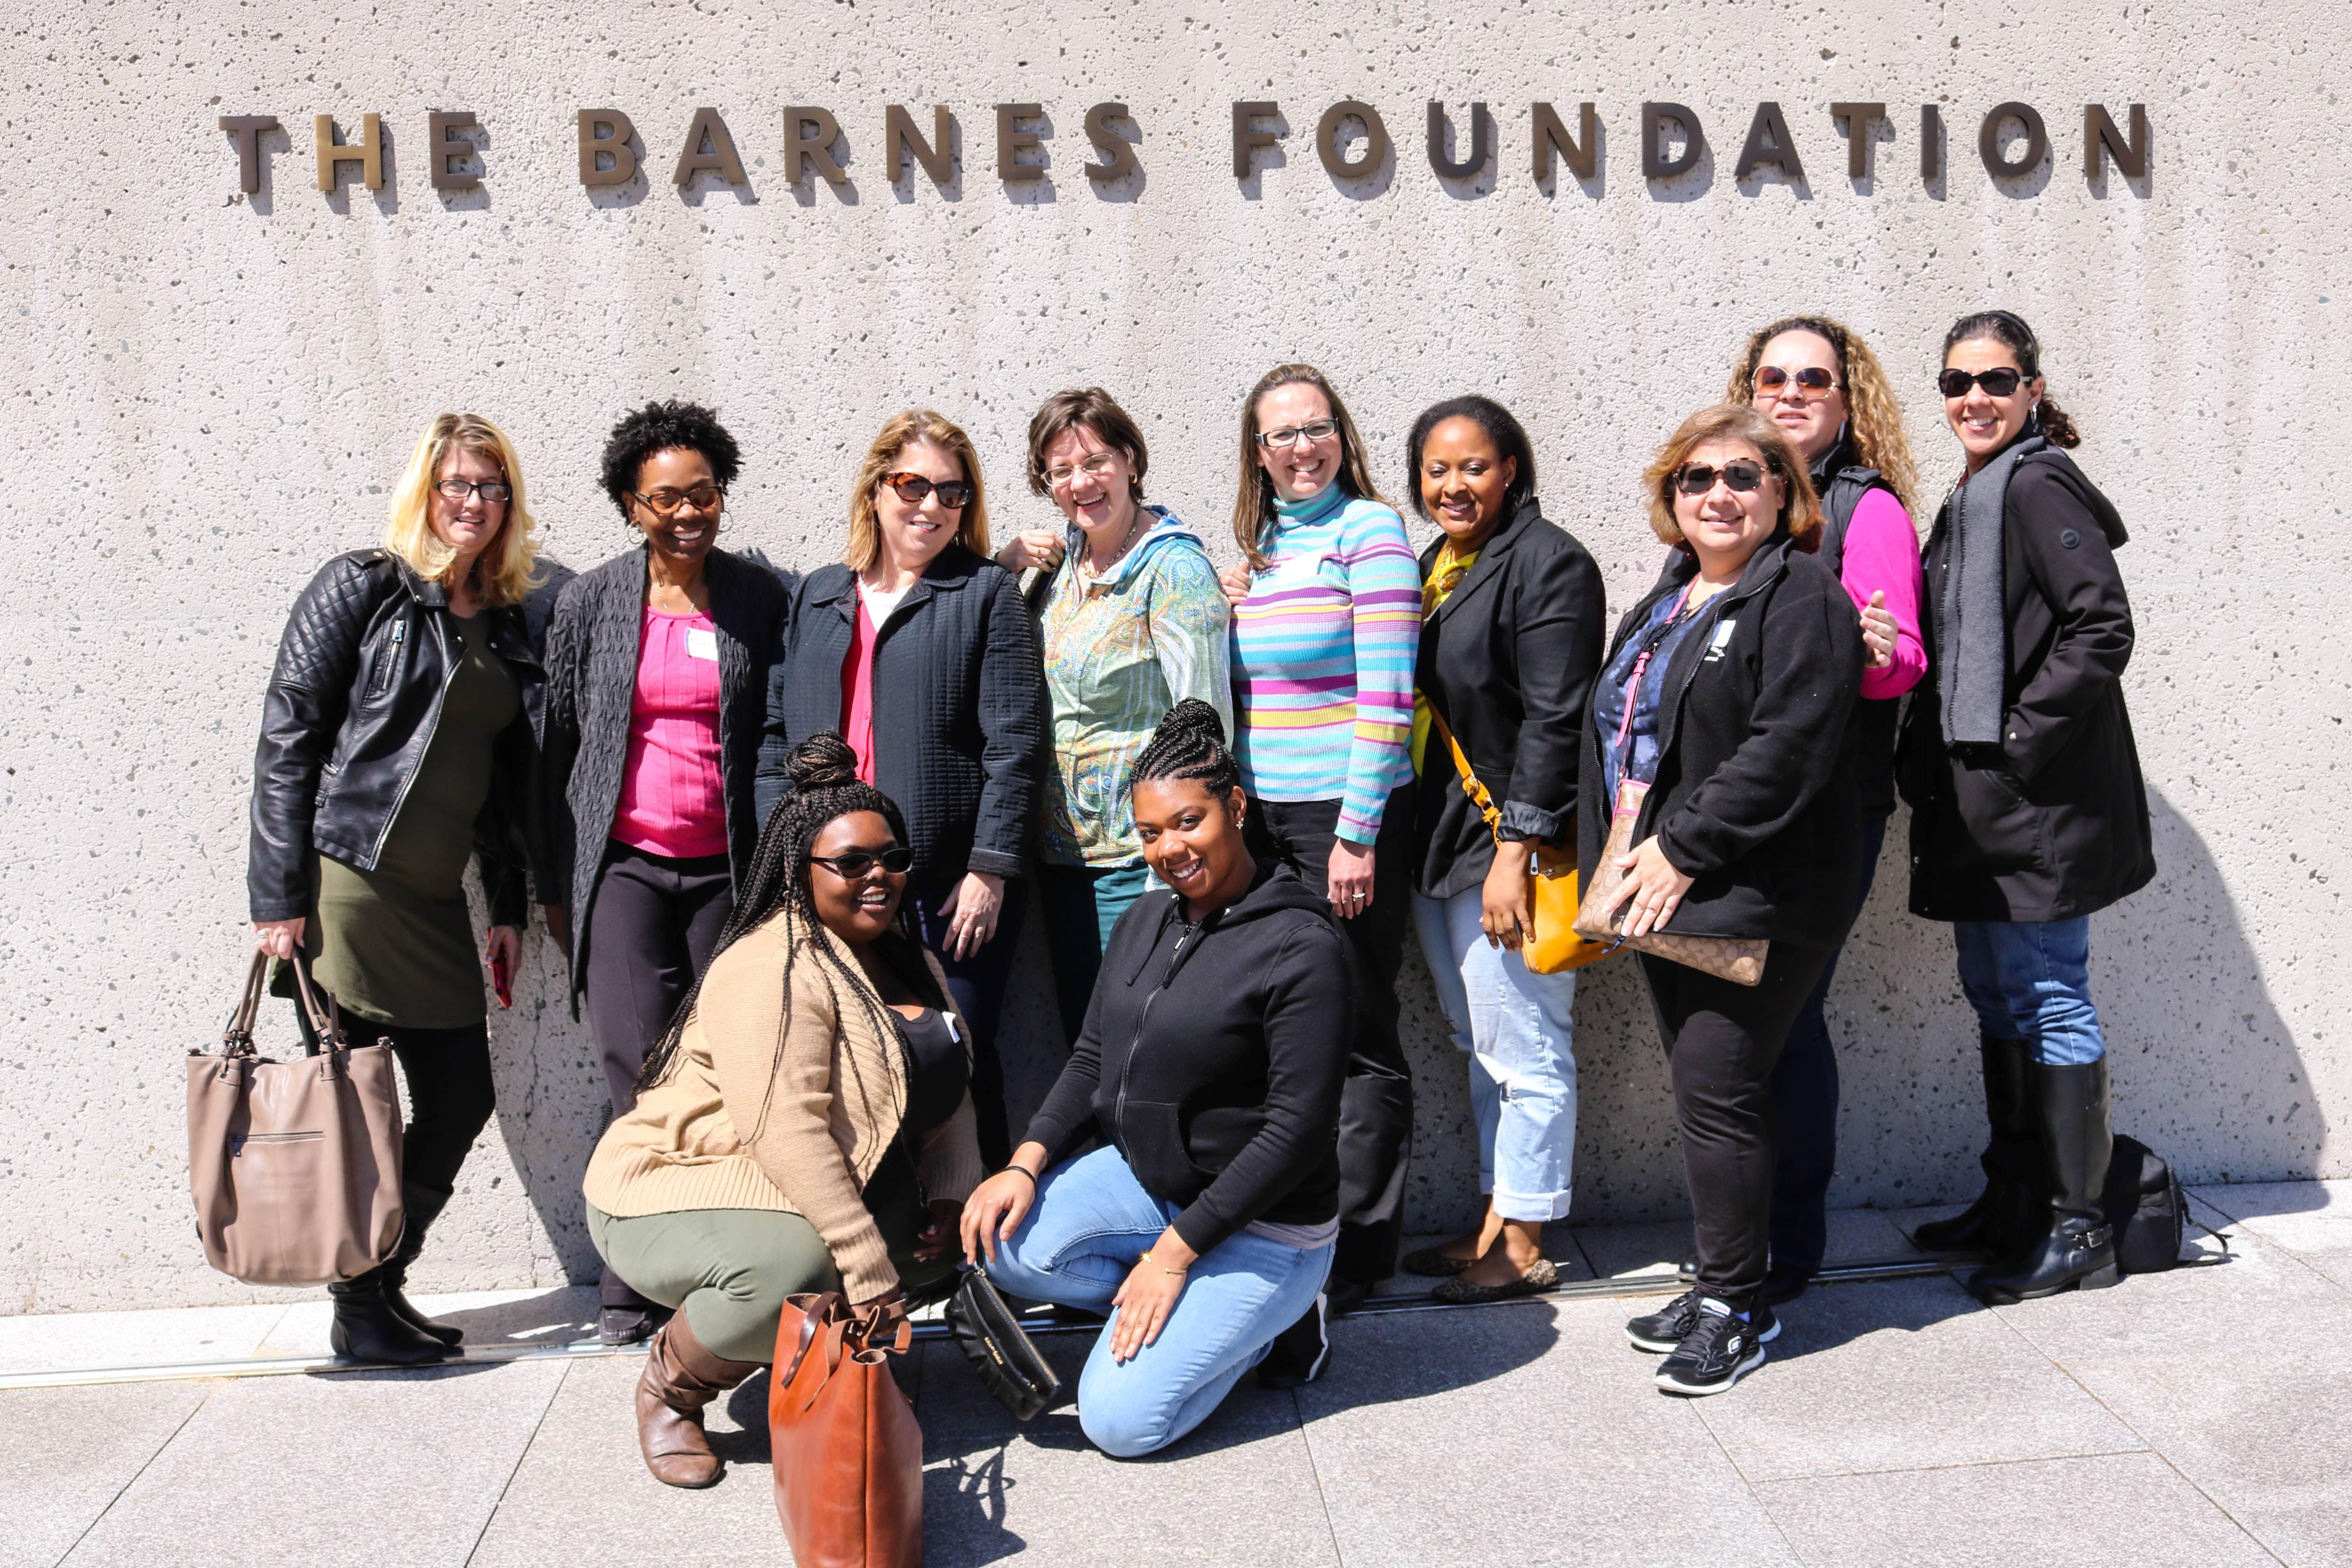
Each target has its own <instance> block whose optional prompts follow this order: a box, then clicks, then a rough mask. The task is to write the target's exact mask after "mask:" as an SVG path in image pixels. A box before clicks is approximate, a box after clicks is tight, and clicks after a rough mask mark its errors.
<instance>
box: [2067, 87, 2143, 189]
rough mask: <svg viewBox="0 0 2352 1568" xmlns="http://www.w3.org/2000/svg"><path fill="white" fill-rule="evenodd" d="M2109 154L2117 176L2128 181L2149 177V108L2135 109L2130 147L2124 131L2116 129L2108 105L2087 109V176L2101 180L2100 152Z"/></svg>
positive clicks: (2135, 106)
mask: <svg viewBox="0 0 2352 1568" xmlns="http://www.w3.org/2000/svg"><path fill="white" fill-rule="evenodd" d="M2102 152H2105V153H2106V154H2107V155H2108V156H2109V157H2112V158H2114V159H2115V161H2116V173H2117V174H2121V175H2122V176H2123V177H2124V178H2125V179H2126V180H2144V179H2146V178H2147V104H2145V103H2135V104H2133V105H2132V106H2131V141H2130V142H2129V143H2128V144H2126V142H2125V141H2124V137H2123V132H2120V131H2117V130H2116V122H2115V121H2114V120H2113V119H2112V118H2111V117H2110V116H2109V115H2108V113H2107V106H2106V105H2105V104H2104V103H2086V104H2084V106H2083V177H2084V179H2086V180H2095V179H2097V178H2098V177H2099V162H2100V157H2099V155H2100V153H2102Z"/></svg>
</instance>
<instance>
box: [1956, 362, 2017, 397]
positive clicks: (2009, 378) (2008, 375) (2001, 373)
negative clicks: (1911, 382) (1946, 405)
mask: <svg viewBox="0 0 2352 1568" xmlns="http://www.w3.org/2000/svg"><path fill="white" fill-rule="evenodd" d="M2024 381H2025V373H2024V372H2023V371H2021V370H2019V369H2017V368H2015V367H2014V366H2011V365H2005V364H2002V365H1995V366H1994V367H1993V368H1992V369H1990V370H1980V371H1979V372H1977V373H1976V374H1974V375H1970V374H1969V373H1968V372H1967V371H1964V370H1948V371H1946V372H1944V373H1943V374H1941V375H1938V376H1937V377H1936V390H1937V391H1938V392H1940V393H1942V394H1943V395H1945V396H1947V397H1966V396H1967V395H1969V387H1971V386H1981V387H1983V388H1984V389H1985V395H1986V396H1987V397H2007V396H2008V395H2010V394H2011V393H2012V392H2015V391H2016V390H2017V389H2018V387H2019V386H2021V385H2022V384H2024Z"/></svg>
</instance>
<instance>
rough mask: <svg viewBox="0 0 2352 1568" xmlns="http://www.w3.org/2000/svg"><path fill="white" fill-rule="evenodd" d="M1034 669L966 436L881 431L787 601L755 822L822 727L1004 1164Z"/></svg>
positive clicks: (1030, 636)
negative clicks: (786, 632) (837, 748)
mask: <svg viewBox="0 0 2352 1568" xmlns="http://www.w3.org/2000/svg"><path fill="white" fill-rule="evenodd" d="M820 730H832V731H837V732H838V733H840V734H841V735H842V736H844V737H845V739H846V740H847V741H848V742H849V744H850V747H851V749H852V750H853V751H855V752H856V753H857V771H858V776H859V777H860V778H863V779H865V780H866V782H867V783H869V784H873V785H874V786H875V787H876V788H877V789H879V790H881V791H882V792H883V793H884V794H886V795H889V796H890V797H891V798H892V799H893V800H895V801H897V802H898V805H899V807H900V809H902V810H903V811H904V812H905V813H906V816H907V830H908V837H910V838H911V840H912V843H911V844H910V846H909V847H911V848H912V849H913V850H914V854H915V860H914V868H913V870H912V871H911V873H910V874H909V877H908V886H907V909H908V911H909V913H910V914H911V915H912V917H913V919H914V921H915V925H916V930H917V931H918V932H919V935H920V936H921V937H922V940H923V942H924V945H926V946H927V947H929V949H930V950H931V951H932V952H935V953H937V954H938V955H939V958H940V965H941V966H942V967H943V968H944V969H945V970H946V971H947V976H948V989H949V991H950V993H952V994H953V995H954V998H955V1004H956V1009H957V1011H959V1012H961V1014H962V1015H963V1016H964V1019H965V1022H966V1023H967V1025H968V1026H970V1028H971V1034H972V1050H973V1064H972V1082H971V1093H972V1106H973V1109H974V1110H975V1111H976V1112H977V1113H978V1116H979V1119H980V1147H981V1152H982V1154H983V1155H984V1156H985V1157H986V1158H987V1160H988V1162H989V1163H991V1164H992V1165H1001V1164H1003V1163H1004V1162H1005V1160H1006V1159H1007V1158H1008V1157H1010V1155H1011V1153H1012V1139H1011V1136H1010V1133H1009V1131H1008V1130H1007V1128H1006V1126H1005V1119H1004V1075H1003V1069H1002V1068H1001V1067H1000V1066H999V1065H998V1062H997V1057H996V1023H997V1016H998V1014H999V1012H1000V1011H1001V1009H1002V1007H1003V1001H1004V984H1005V982H1006V980H1007V979H1008V978H1009V977H1010V975H1011V973H1012V966H1013V948H1014V946H1015V945H1016V943H1017V942H1019V940H1020V934H1021V917H1022V914H1023V911H1024V909H1025V907H1026V900H1025V898H1024V882H1023V881H1022V875H1023V872H1024V869H1025V868H1026V867H1027V864H1028V856H1029V853H1030V849H1031V842H1030V839H1031V830H1032V826H1033V819H1034V815H1035V811H1036V805H1037V795H1038V785H1037V766H1038V757H1037V753H1038V750H1039V748H1040V746H1041V745H1042V744H1043V736H1044V731H1045V668H1044V661H1043V659H1042V658H1041V656H1040V654H1039V651H1038V646H1037V626H1036V622H1035V620H1034V619H1033V618H1032V617H1031V616H1030V614H1029V609H1028V606H1027V605H1025V604H1024V602H1023V600H1022V597H1021V589H1020V579H1019V578H1018V577H1017V576H1016V575H1015V574H1013V573H1011V572H1008V571H1006V570H1005V569H1004V568H1003V567H1002V566H1000V565H998V564H997V563H995V562H993V561H992V560H990V559H989V549H988V512H987V508H986V504H985V501H984V500H983V498H982V493H981V484H980V460H979V457H978V454H976V453H975V452H974V451H973V450H972V445H971V437H969V436H967V435H965V434H964V433H963V431H961V429H959V428H957V427H956V426H954V425H953V424H950V422H949V421H948V420H947V419H945V418H943V417H941V416H940V415H937V414H934V413H932V412H931V411H929V409H909V410H908V411H907V412H905V413H903V414H899V415H898V416H894V417H893V418H892V419H891V420H890V421H889V423H887V424H886V425H885V426H883V427H882V433H881V434H880V435H879V436H877V437H875V439H874V445H873V446H872V447H870V448H869V449H868V450H867V452H866V460H865V463H864V464H863V465H862V466H861V467H860V468H859V469H858V475H857V483H856V488H855V489H853V490H852V491H851V494H850V503H849V539H848V544H847V548H846V550H845V552H844V560H843V561H842V562H841V563H837V564H835V565H832V566H825V567H822V568H820V569H818V570H817V571H815V572H813V573H811V574H809V575H808V577H807V579H806V580H805V581H803V583H802V584H801V585H800V588H799V590H798V592H797V594H796V595H795V596H794V601H793V626H792V634H791V637H790V639H789V645H788V648H787V651H786V653H785V656H784V658H783V660H782V663H780V664H779V665H778V666H777V667H776V669H775V673H774V675H773V676H772V678H771V679H770V682H769V689H768V732H767V740H766V742H765V743H764V744H763V746H762V747H761V753H760V772H759V784H758V800H759V808H760V812H761V816H765V815H766V813H767V810H768V808H769V807H770V806H771V805H773V804H774V802H776V801H777V800H779V799H782V796H783V795H784V794H785V792H786V791H787V790H788V789H789V788H790V787H791V784H790V780H789V778H788V776H787V774H786V773H785V772H784V763H785V759H786V758H787V757H789V755H790V754H791V752H792V749H793V746H794V745H796V744H798V743H799V742H801V741H803V740H805V739H807V738H808V737H809V736H810V735H813V734H814V733H816V732H817V731H820Z"/></svg>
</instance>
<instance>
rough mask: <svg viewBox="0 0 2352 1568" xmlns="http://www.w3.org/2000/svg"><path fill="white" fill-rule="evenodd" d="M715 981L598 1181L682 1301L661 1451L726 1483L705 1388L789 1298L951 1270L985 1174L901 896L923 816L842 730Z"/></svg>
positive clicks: (633, 1262)
mask: <svg viewBox="0 0 2352 1568" xmlns="http://www.w3.org/2000/svg"><path fill="white" fill-rule="evenodd" d="M790 766H791V771H792V776H793V794H792V795H790V796H788V797H787V798H786V799H784V800H783V801H782V803H780V804H779V805H777V807H776V809H775V810H774V811H773V812H772V814H771V815H770V816H769V818H768V822H767V826H766V828H765V829H764V830H763V831H762V832H761V836H760V847H759V850H758V852H757V854H756V856H755V858H753V861H752V864H751V873H750V875H749V876H748V877H747V878H746V879H744V886H743V889H742V896H741V898H740V900H738V902H737V904H736V906H735V912H734V914H733V916H732V917H730V920H729V921H728V923H727V929H726V931H725V932H724V934H722V935H721V937H720V938H719V952H718V955H717V956H716V957H715V958H713V959H712V960H711V963H710V967H709V970H708V971H707V972H706V973H704V975H703V977H702V981H701V984H699V985H698V986H697V987H696V988H695V989H694V990H693V991H690V992H688V994H687V999H686V1002H685V1004H684V1005H682V1006H681V1007H680V1008H679V1020H678V1021H676V1022H673V1023H672V1024H671V1026H670V1028H669V1032H668V1033H667V1035H666V1036H664V1037H663V1038H662V1040H661V1042H660V1044H659V1045H658V1046H656V1047H655V1049H654V1052H653V1054H652V1055H651V1056H649V1057H648V1058H646V1066H645V1071H644V1073H643V1074H642V1076H640V1077H639V1079H638V1080H637V1103H636V1108H635V1110H631V1111H630V1112H629V1113H628V1114H627V1115H625V1116H624V1117H622V1118H621V1119H620V1120H619V1121H615V1122H614V1123H613V1125H612V1126H611V1127H610V1128H609V1129H607V1130H606V1131H605V1133H604V1139H603V1141H602V1142H599V1143H598V1144H597V1145H596V1152H595V1154H594V1155H593V1157H592V1158H591V1159H590V1161H589V1162H588V1176H587V1180H586V1182H585V1183H584V1184H583V1188H584V1191H585V1193H586V1194H587V1199H588V1232H589V1235H590V1236H591V1237H593V1238H594V1240H595V1243H596V1250H597V1251H598V1252H599V1253H601V1254H603V1255H604V1261H605V1262H606V1263H607V1264H609V1265H611V1266H612V1268H613V1270H614V1273H616V1274H618V1275H620V1277H621V1278H622V1279H625V1280H627V1281H628V1283H629V1284H630V1285H631V1286H632V1287H633V1288H635V1289H636V1290H637V1291H639V1292H640V1293H641V1294H643V1295H645V1296H646V1297H648V1298H650V1299H652V1300H655V1301H657V1302H660V1303H662V1304H663V1305H665V1306H669V1307H675V1308H677V1309H678V1311H677V1316H675V1317H673V1318H671V1319H670V1320H669V1321H668V1322H667V1323H666V1324H665V1325H664V1326H663V1328H662V1330H661V1331H660V1332H659V1333H658V1334H656V1336H655V1337H654V1342H653V1346H652V1353H651V1355H650V1356H649V1357H648V1358H647V1359H646V1372H645V1376H644V1377H643V1378H642V1379H640V1380H639V1382H638V1384H637V1437H638V1441H639V1444H640V1445H641V1446H642V1447H643V1448H644V1450H645V1456H646V1468H649V1469H651V1470H652V1471H653V1473H654V1475H655V1476H656V1478H657V1479H661V1480H664V1481H667V1482H668V1483H669V1484H670V1485H672V1486H680V1487H699V1486H709V1484H710V1483H711V1482H713V1481H715V1480H717V1479H719V1461H718V1459H717V1458H715V1457H714V1456H713V1455H712V1454H711V1451H710V1446H709V1442H708V1441H707V1440H706V1439H705V1438H704V1436H703V1431H702V1409H703V1406H704V1405H708V1404H709V1402H710V1401H711V1400H712V1399H714V1398H716V1397H718V1396H719V1394H723V1393H725V1392H726V1391H727V1390H728V1389H730V1388H732V1387H734V1386H735V1385H736V1384H739V1383H741V1382H742V1381H743V1380H744V1379H746V1378H748V1377H750V1376H751V1374H752V1373H755V1372H757V1371H759V1370H760V1368H761V1367H762V1366H764V1365H766V1364H767V1363H768V1362H769V1360H770V1358H771V1356H772V1352H773V1349H774V1346H775V1341H776V1320H777V1317H778V1314H779V1313H780V1312H781V1310H782V1305H783V1300H784V1298H785V1297H787V1296H789V1295H793V1294H794V1293H796V1292H799V1291H803V1290H833V1289H839V1290H845V1292H846V1293H847V1295H848V1297H849V1300H851V1302H852V1303H853V1304H856V1305H859V1306H866V1305H870V1304H872V1303H874V1302H877V1301H888V1300H896V1299H898V1297H899V1296H900V1294H901V1292H902V1289H903V1287H904V1286H908V1285H920V1284H923V1283H926V1282H928V1281H929V1280H930V1279H936V1278H938V1277H940V1276H941V1275H944V1274H946V1273H948V1272H950V1271H951V1270H952V1269H953V1268H954V1259H953V1258H952V1256H951V1253H952V1250H953V1248H952V1244H953V1241H954V1238H955V1237H956V1233H957V1228H958V1221H959V1216H960V1215H961V1210H962V1206H963V1199H964V1197H965V1196H966V1195H967V1194H970V1193H971V1189H972V1188H973V1187H974V1186H975V1185H976V1184H978V1183H979V1181H980V1177H981V1169H980V1145H979V1143H978V1142H977V1141H976V1140H975V1139H974V1137H973V1133H972V1110H971V1094H970V1092H969V1090H968V1088H967V1085H968V1082H969V1079H970V1078H971V1047H970V1043H969V1037H967V1035H966V1033H965V1030H964V1027H963V1022H962V1020H961V1018H960V1017H959V1016H957V1015H956V1013H955V1012H954V1010H953V1008H952V1007H951V1006H950V1004H949V1003H948V1001H947V985H946V982H945V980H944V979H943V978H942V977H941V975H940V967H939V961H938V960H936V959H934V958H932V957H931V956H930V954H929V953H928V952H925V951H924V950H923V949H922V947H921V946H920V945H919V944H918V943H917V942H915V941H914V939H913V938H912V937H911V936H909V935H908V931H907V929H906V927H905V925H904V923H903V922H902V921H901V920H900V918H899V903H900V899H901V896H902V895H903V894H904V892H905V890H906V886H907V864H908V852H907V850H906V848H905V847H904V846H905V844H906V840H907V829H906V825H905V823H904V822H903V821H902V820H901V818H900V816H899V814H898V806H897V805H894V804H892V802H891V800H890V798H889V796H887V795H883V794H882V793H881V792H880V791H878V790H877V789H875V788H874V787H873V786H872V785H870V784H862V783H860V782H859V781H858V778H857V772H856V769H857V759H856V756H855V755H854V754H853V753H852V752H851V751H850V749H849V747H848V746H847V745H846V744H845V742H843V741H842V739H841V738H840V737H839V736H838V735H835V734H833V733H831V732H829V731H828V732H825V733H822V734H817V735H813V736H811V737H810V738H809V739H808V740H806V741H804V742H802V743H801V744H800V746H799V747H797V748H796V749H795V750H794V751H793V756H792V759H791V763H790Z"/></svg>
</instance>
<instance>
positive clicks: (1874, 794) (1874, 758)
mask: <svg viewBox="0 0 2352 1568" xmlns="http://www.w3.org/2000/svg"><path fill="white" fill-rule="evenodd" d="M1829 460H1830V465H1831V466H1830V468H1829V472H1828V475H1827V477H1826V478H1825V479H1822V480H1821V481H1820V489H1821V495H1822V547H1821V549H1820V550H1818V551H1816V552H1814V559H1816V560H1818V561H1819V562H1820V563H1822V565H1824V566H1826V567H1828V568H1829V569H1830V572H1831V574H1832V575H1834V576H1836V577H1839V578H1840V579H1843V577H1844V575H1845V531H1846V525H1847V524H1848V523H1850V522H1852V521H1853V509H1854V508H1855V507H1857V506H1860V505H1861V504H1862V498H1863V497H1864V496H1865V495H1868V494H1869V493H1870V492H1871V491H1872V490H1874V489H1877V490H1885V492H1886V493H1887V494H1889V495H1893V494H1894V493H1895V487H1894V486H1893V485H1890V484H1888V483H1887V482H1886V480H1885V477H1884V476H1882V475H1881V474H1880V473H1879V471H1878V470H1877V469H1876V468H1865V467H1864V466H1863V465H1862V464H1861V463H1859V462H1856V461H1854V460H1853V447H1848V446H1846V445H1845V444H1844V443H1843V442H1841V443H1839V445H1838V447H1837V449H1836V450H1834V451H1832V453H1831V454H1830V458H1829ZM1902 712H1903V699H1901V698H1900V697H1881V698H1864V699H1863V700H1861V701H1859V702H1856V703H1855V704H1854V706H1853V728H1854V764H1853V767H1854V784H1855V786H1856V788H1857V790H1858V792H1859V793H1860V795H1861V797H1862V814H1863V816H1887V815H1889V814H1891V813H1892V812H1893V811H1894V810H1895V731H1896V729H1897V727H1898V725H1899V722H1900V721H1901V718H1902Z"/></svg>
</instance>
